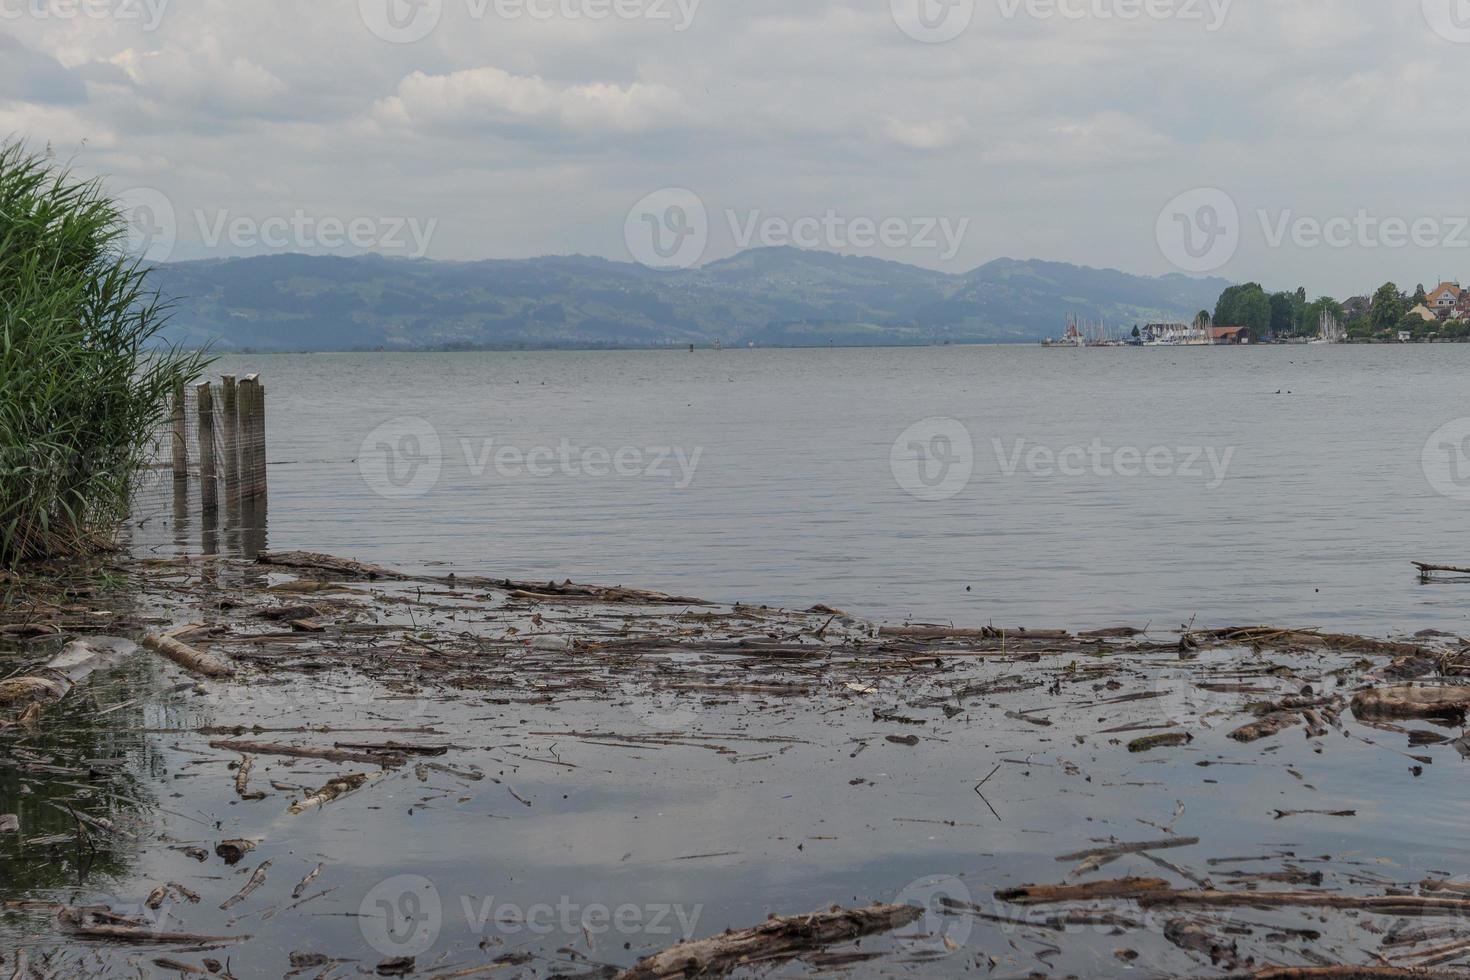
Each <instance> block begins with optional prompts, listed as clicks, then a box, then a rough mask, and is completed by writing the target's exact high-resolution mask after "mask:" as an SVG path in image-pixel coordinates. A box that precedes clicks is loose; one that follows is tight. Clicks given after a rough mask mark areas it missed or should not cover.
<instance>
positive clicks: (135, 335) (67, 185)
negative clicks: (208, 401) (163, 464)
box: [0, 143, 204, 567]
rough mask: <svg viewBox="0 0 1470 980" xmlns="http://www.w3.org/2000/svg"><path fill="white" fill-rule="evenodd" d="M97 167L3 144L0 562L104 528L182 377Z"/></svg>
mask: <svg viewBox="0 0 1470 980" xmlns="http://www.w3.org/2000/svg"><path fill="white" fill-rule="evenodd" d="M126 234H127V228H126V225H125V224H124V216H123V214H122V213H121V212H120V211H119V209H118V207H117V206H116V205H115V204H114V203H113V202H112V200H110V199H109V198H108V196H107V195H106V193H105V191H104V190H103V188H102V186H101V185H100V184H99V183H98V182H96V181H84V180H79V179H76V178H74V177H73V175H72V174H71V173H70V172H69V171H68V170H66V169H65V168H63V167H59V166H57V165H55V164H54V163H53V162H52V161H51V160H49V159H48V158H47V157H46V156H44V155H40V154H36V153H33V152H31V151H29V150H28V149H27V148H26V147H25V146H23V145H22V144H18V143H8V144H4V145H0V566H3V567H14V566H15V565H17V564H19V563H21V562H24V561H29V560H33V559H41V558H55V557H67V556H72V555H77V554H80V553H83V552H85V551H88V550H91V549H93V548H95V547H97V546H98V545H100V544H103V543H106V542H107V541H109V540H110V539H111V536H112V534H113V533H114V532H115V531H116V528H117V526H118V525H119V523H120V522H121V520H122V519H123V518H124V517H125V516H126V515H127V507H128V497H129V492H130V490H131V488H132V486H133V482H134V480H135V478H136V477H137V475H138V473H139V472H140V471H141V469H142V467H143V466H145V465H146V464H147V462H148V459H147V454H148V450H149V446H150V445H151V443H152V441H153V434H154V432H155V431H156V430H157V428H158V427H159V426H160V425H161V423H162V421H163V419H164V418H165V416H166V415H167V413H168V405H169V394H170V392H171V390H172V388H173V386H174V384H175V382H176V381H177V380H178V379H181V378H182V379H185V380H191V379H192V378H194V377H196V376H197V375H198V374H199V373H200V371H201V370H202V368H203V367H204V359H203V357H202V356H201V355H200V354H198V353H191V352H186V351H180V350H176V349H172V348H166V347H162V346H159V345H158V343H157V335H158V333H159V331H160V330H161V329H162V328H163V327H164V325H165V323H166V322H167V319H168V309H167V305H166V304H165V303H164V302H162V301H161V299H160V297H159V296H158V294H157V292H156V291H152V290H150V289H149V288H148V284H147V277H148V269H147V267H146V266H144V265H143V264H142V263H141V262H140V261H139V260H137V259H134V258H129V257H128V256H127V255H125V254H124V251H123V246H124V244H125V242H126Z"/></svg>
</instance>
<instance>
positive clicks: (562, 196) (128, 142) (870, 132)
mask: <svg viewBox="0 0 1470 980" xmlns="http://www.w3.org/2000/svg"><path fill="white" fill-rule="evenodd" d="M888 6H889V5H888V3H887V2H886V0H810V2H807V0H804V2H802V3H799V4H794V3H790V2H789V0H738V2H737V0H730V2H726V3H713V2H704V3H701V4H700V5H699V6H698V8H697V11H696V15H695V18H694V20H693V22H692V23H691V24H689V25H688V29H687V30H683V31H677V30H675V29H674V27H673V25H671V24H670V23H667V22H659V21H655V20H648V19H644V20H620V19H617V18H613V19H609V20H606V21H592V20H588V19H585V18H583V19H580V20H578V19H566V18H558V17H553V18H550V19H545V18H542V19H531V18H521V19H517V20H506V19H496V18H495V17H494V16H493V15H492V16H486V17H482V18H475V17H472V16H470V14H469V13H468V11H469V9H470V8H468V7H466V5H464V4H461V3H457V2H453V0H447V2H446V3H445V4H444V16H443V21H442V23H441V24H440V25H439V27H438V29H437V30H435V31H434V32H433V33H431V34H430V36H428V37H427V38H425V39H423V40H422V41H419V42H417V43H414V44H391V43H387V42H385V41H383V40H381V39H380V38H378V37H376V36H374V35H373V34H372V32H371V31H369V30H368V29H367V27H366V26H365V25H364V24H363V23H362V21H361V19H360V17H359V15H358V3H357V0H312V2H311V3H305V4H304V3H301V2H300V0H251V2H250V3H240V2H238V0H190V2H189V3H187V4H184V3H171V4H169V6H168V8H167V11H166V13H165V15H164V17H163V18H162V20H161V22H160V23H159V25H158V29H157V30H156V31H143V30H140V29H139V25H138V24H137V23H128V22H116V21H108V20H101V21H98V20H84V19H79V20H74V21H67V22H61V21H56V20H52V21H39V20H32V19H29V18H23V19H20V20H15V21H3V22H0V43H4V39H5V38H10V39H12V40H13V41H14V42H16V43H18V44H19V45H20V46H22V48H23V49H24V50H25V51H27V52H29V53H28V54H27V55H26V57H25V59H24V60H25V67H24V68H22V69H17V68H16V67H14V66H15V65H17V64H20V63H21V62H20V61H18V60H16V59H13V58H10V57H9V55H10V53H11V52H10V50H9V48H10V47H13V45H10V46H7V50H6V51H5V52H3V56H5V57H6V58H7V66H6V70H0V132H5V133H15V134H19V135H24V136H27V137H30V138H32V139H33V140H36V141H45V140H51V141H52V142H54V143H56V144H57V149H58V152H59V153H62V154H64V155H70V154H72V153H73V152H74V151H75V150H76V148H77V147H79V146H80V145H81V144H82V143H83V142H84V141H85V143H86V148H85V149H84V150H82V151H81V152H80V153H76V154H75V156H76V159H77V162H78V164H79V165H80V166H82V167H83V168H84V169H90V170H91V171H92V172H104V171H105V172H110V173H113V174H115V175H116V182H117V183H118V184H119V185H120V186H130V185H139V184H142V185H148V186H157V187H160V188H161V189H163V190H165V191H166V192H167V193H169V194H170V195H171V196H173V197H175V198H176V199H177V200H178V201H180V202H182V204H181V206H182V207H186V208H188V207H211V206H228V207H230V208H232V209H235V210H238V211H242V212H247V213H252V214H256V215H262V214H269V213H273V212H275V211H280V210H283V209H290V208H293V207H295V206H297V205H300V206H303V207H306V208H307V209H308V210H312V211H313V212H315V213H322V212H323V210H324V209H330V210H331V211H333V212H335V213H344V214H346V215H349V216H350V215H356V214H367V215H372V214H382V213H387V212H402V213H407V214H413V215H418V216H420V217H422V218H424V219H427V218H431V217H437V218H439V219H440V226H439V231H438V233H437V234H436V236H435V239H434V247H435V251H434V252H433V253H432V254H433V255H434V256H435V257H441V258H477V257H486V256H496V257H512V256H524V255H530V254H541V253H548V252H573V251H580V252H589V253H596V254H602V255H607V256H611V257H621V256H623V255H624V254H625V248H624V245H623V242H622V227H623V220H624V218H625V216H626V212H627V209H628V207H629V206H630V205H631V204H632V203H633V202H635V201H637V200H639V199H640V198H642V197H644V196H645V195H646V194H648V193H649V192H650V191H652V190H655V189H657V188H659V187H664V186H677V187H690V188H693V189H695V190H697V191H698V192H699V193H700V194H701V195H702V196H703V197H704V198H705V199H706V200H707V201H708V202H709V205H710V207H711V209H712V210H713V211H715V212H717V213H718V212H719V211H720V209H722V208H729V207H733V208H737V209H742V210H753V209H759V210H762V211H764V212H766V213H771V214H777V213H779V214H783V215H788V216H800V215H804V214H822V213H824V212H825V211H826V210H828V209H836V210H838V211H841V212H843V213H849V214H867V215H876V216H879V217H881V216H883V215H886V214H898V215H918V214H928V215H936V216H949V217H951V218H953V219H959V218H965V217H968V218H971V219H973V220H974V221H975V227H976V229H977V230H976V231H975V233H973V234H971V235H970V236H968V237H967V238H966V241H965V250H964V251H962V252H961V253H960V255H959V256H958V257H957V258H956V259H955V261H954V262H953V263H951V264H948V265H947V266H945V267H946V268H950V269H963V268H966V267H969V266H973V265H977V264H979V263H981V262H984V261H986V260H988V259H991V258H994V257H996V256H998V255H1006V254H1011V255H1017V254H1020V255H1037V256H1040V257H1045V258H1055V259H1059V260H1064V261H1074V262H1081V263H1086V264H1090V265H1099V266H1101V265H1109V266H1117V267H1122V268H1126V269H1129V270H1130V271H1138V272H1155V273H1159V272H1166V271H1169V267H1168V266H1167V265H1166V264H1165V263H1164V261H1163V259H1162V257H1161V255H1160V253H1159V250H1158V247H1157V245H1156V243H1155V242H1154V240H1153V228H1154V224H1155V218H1156V217H1157V212H1158V208H1159V207H1161V206H1162V204H1163V203H1164V202H1165V201H1167V200H1168V199H1169V198H1171V197H1173V196H1174V195H1175V194H1177V193H1179V192H1180V191H1183V190H1186V189H1188V188H1190V187H1198V186H1218V187H1222V188H1224V189H1226V190H1228V191H1229V192H1231V193H1232V194H1233V195H1235V196H1236V197H1237V198H1238V202H1239V204H1240V207H1241V210H1242V212H1243V213H1245V214H1248V215H1249V214H1253V213H1254V211H1255V210H1256V209H1257V208H1259V207H1270V208H1285V207H1295V208H1297V209H1298V210H1303V211H1305V210H1308V209H1310V211H1311V212H1312V213H1313V214H1314V215H1320V216H1330V215H1332V214H1348V215H1351V214H1353V213H1355V212H1356V211H1357V210H1358V209H1359V208H1360V207H1369V208H1372V209H1374V210H1375V211H1376V212H1379V213H1382V212H1384V211H1387V210H1391V209H1394V208H1398V209H1400V210H1405V211H1408V212H1409V216H1411V217H1412V216H1413V214H1414V213H1416V212H1420V211H1424V212H1428V211H1431V210H1433V211H1438V212H1441V213H1443V212H1446V211H1447V209H1448V210H1453V209H1456V208H1459V209H1460V210H1463V208H1462V207H1461V206H1460V205H1459V204H1457V203H1455V202H1457V201H1458V198H1459V196H1460V186H1461V183H1462V181H1461V180H1460V177H1459V174H1458V173H1457V172H1456V171H1458V170H1459V169H1462V168H1461V166H1460V164H1459V162H1458V161H1459V160H1460V158H1461V157H1462V156H1463V153H1462V152H1461V150H1462V149H1463V143H1464V138H1463V137H1462V136H1460V129H1461V128H1462V127H1461V125H1460V122H1459V119H1460V117H1461V116H1462V115H1463V106H1462V105H1460V104H1459V103H1460V101H1461V100H1460V99H1459V96H1458V90H1457V89H1456V87H1455V86H1454V85H1453V84H1448V83H1447V82H1446V79H1453V78H1456V77H1458V75H1459V73H1460V71H1461V70H1462V66H1463V63H1464V60H1465V57H1466V55H1467V54H1470V48H1467V47H1466V46H1463V45H1457V44H1453V43H1450V42H1448V41H1446V40H1444V39H1442V38H1440V37H1438V36H1437V35H1435V33H1434V32H1433V31H1432V30H1431V29H1430V28H1429V26H1428V24H1427V22H1426V21H1425V20H1424V18H1423V16H1422V14H1421V12H1420V10H1419V6H1420V5H1419V4H1418V3H1405V4H1384V3H1383V2H1382V0H1291V2H1289V3H1246V2H1244V0H1237V2H1235V3H1233V4H1232V5H1230V7H1229V10H1228V16H1227V17H1226V18H1225V20H1224V22H1223V24H1222V26H1221V27H1220V29H1219V30H1218V31H1214V32H1208V31H1206V30H1205V29H1204V26H1203V25H1200V24H1191V23H1188V22H1184V21H1180V20H1173V21H1168V22H1155V21H1148V20H1141V21H1136V22H1124V21H1121V20H1116V19H1115V20H1112V21H1101V20H1089V19H1085V18H1084V19H1081V20H1068V19H1060V18H1053V19H1049V20H1043V19H1033V18H1029V17H1017V18H1014V19H1007V18H1005V17H1004V16H1002V15H1001V13H1000V8H999V7H998V6H997V5H996V4H994V3H987V2H983V0H982V2H981V3H979V4H978V6H977V13H976V16H975V19H974V22H973V24H972V25H971V27H970V28H969V29H968V30H967V31H966V32H965V33H964V34H962V35H961V36H960V37H959V38H957V39H955V40H953V41H951V42H949V43H946V44H937V45H934V44H922V43H918V42H916V41H914V40H911V39H910V38H908V37H907V36H905V35H904V34H903V33H902V32H901V31H900V30H899V29H898V28H897V27H896V25H895V24H894V23H893V22H892V20H891V18H890V16H889V9H888ZM487 9H492V10H493V5H491V6H490V7H489V8H487ZM38 86H39V88H38ZM48 86H50V87H49V88H48ZM57 86H61V87H57ZM38 92H41V93H43V94H44V93H45V92H51V93H59V94H61V95H64V96H65V98H64V99H61V100H60V101H64V102H65V104H45V103H46V99H45V98H42V97H41V96H38ZM51 101H52V102H56V101H58V99H57V95H55V94H53V95H52V96H51ZM1410 174H1412V179H1408V178H1407V176H1406V175H1410ZM1059 229H1065V232H1060V231H1059ZM188 245H189V243H188V242H187V241H186V242H185V243H183V245H182V246H181V248H183V249H184V250H185V251H186V250H187V247H188ZM711 257H715V256H713V255H712V256H711ZM886 257H890V258H896V259H899V260H901V261H914V262H917V263H920V264H925V263H928V264H933V263H934V260H933V257H932V256H928V255H905V254H893V255H888V256H886ZM1455 261H1458V257H1457V256H1450V257H1449V259H1448V260H1446V259H1445V258H1443V257H1438V258H1437V259H1436V257H1435V256H1428V257H1426V256H1424V255H1421V254H1414V253H1413V252H1412V250H1403V251H1400V252H1398V253H1395V254H1383V253H1381V252H1380V253H1378V254H1359V253H1356V252H1353V253H1334V254H1330V255H1329V254H1323V253H1298V252H1292V251H1289V250H1279V249H1278V250H1274V251H1265V250H1262V249H1260V248H1253V247H1252V245H1251V244H1250V243H1249V242H1247V243H1246V244H1245V245H1243V247H1242V249H1241V251H1240V253H1239V255H1238V257H1237V258H1236V260H1235V261H1234V263H1232V265H1231V266H1230V267H1228V268H1227V269H1225V270H1224V271H1225V273H1226V274H1229V275H1232V276H1234V277H1236V278H1240V279H1260V280H1262V281H1266V282H1269V283H1277V282H1280V283H1281V284H1283V285H1295V284H1296V283H1297V282H1303V283H1305V284H1306V285H1307V286H1308V288H1309V290H1312V291H1317V290H1321V291H1333V292H1345V291H1347V290H1348V289H1350V288H1354V286H1355V285H1356V284H1358V283H1359V282H1360V281H1363V280H1368V279H1372V280H1376V281H1379V282H1381V281H1382V280H1383V279H1385V278H1395V279H1402V280H1405V281H1417V280H1418V279H1420V278H1428V277H1429V273H1425V272H1422V271H1420V270H1421V268H1422V267H1423V266H1424V265H1426V264H1428V265H1431V266H1432V267H1433V268H1436V269H1442V268H1443V267H1444V266H1446V265H1452V264H1453V263H1454V262H1455ZM1467 261H1470V259H1467ZM1458 274H1459V275H1460V276H1461V277H1462V278H1463V277H1465V276H1467V275H1470V266H1467V268H1466V269H1465V270H1463V271H1461V272H1460V273H1458Z"/></svg>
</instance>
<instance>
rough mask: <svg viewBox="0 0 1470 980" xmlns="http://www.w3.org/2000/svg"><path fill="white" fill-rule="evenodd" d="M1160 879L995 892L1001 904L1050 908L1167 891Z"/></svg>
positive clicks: (1123, 879)
mask: <svg viewBox="0 0 1470 980" xmlns="http://www.w3.org/2000/svg"><path fill="white" fill-rule="evenodd" d="M1168 888H1169V883H1168V882H1167V881H1165V880H1164V879H1162V878H1117V879H1114V880H1112V881H1089V882H1085V883H1083V884H1080V885H1025V886H1023V887H1021V888H1005V889H1002V890H1000V891H998V892H996V893H995V897H996V898H998V899H1000V900H1001V901H1002V902H1010V903H1011V904H1012V905H1053V904H1057V903H1060V902H1091V901H1095V900H1097V899H1104V898H1134V897H1136V896H1138V895H1142V894H1145V893H1148V892H1157V891H1161V890H1168Z"/></svg>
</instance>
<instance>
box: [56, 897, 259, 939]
mask: <svg viewBox="0 0 1470 980" xmlns="http://www.w3.org/2000/svg"><path fill="white" fill-rule="evenodd" d="M57 920H58V921H59V922H60V924H61V928H62V929H63V930H64V931H66V932H68V933H70V934H71V935H73V936H82V937H84V938H87V939H108V940H112V941H114V942H122V943H142V944H155V945H178V946H213V945H219V944H222V943H243V942H246V941H248V940H249V939H250V938H251V937H250V936H205V935H200V934H198V933H192V932H163V931H162V930H159V929H156V928H154V927H153V926H152V925H151V924H149V923H147V922H144V921H142V920H139V919H133V918H129V917H127V916H122V915H115V914H113V913H112V912H109V911H105V910H99V909H83V908H73V907H71V906H67V907H64V908H62V910H61V911H60V912H59V913H57Z"/></svg>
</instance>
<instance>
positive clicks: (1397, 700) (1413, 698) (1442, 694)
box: [1353, 687, 1470, 718]
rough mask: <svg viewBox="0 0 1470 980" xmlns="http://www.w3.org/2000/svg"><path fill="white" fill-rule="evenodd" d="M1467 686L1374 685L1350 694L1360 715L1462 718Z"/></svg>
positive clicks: (1469, 701) (1469, 697)
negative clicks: (1352, 694) (1353, 694)
mask: <svg viewBox="0 0 1470 980" xmlns="http://www.w3.org/2000/svg"><path fill="white" fill-rule="evenodd" d="M1467 709H1470V687H1375V688H1370V689H1369V690H1366V691H1360V692H1358V694H1356V695H1355V696H1354V697H1353V714H1355V715H1357V716H1358V717H1359V718H1462V717H1464V715H1465V713H1466V711H1467Z"/></svg>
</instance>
